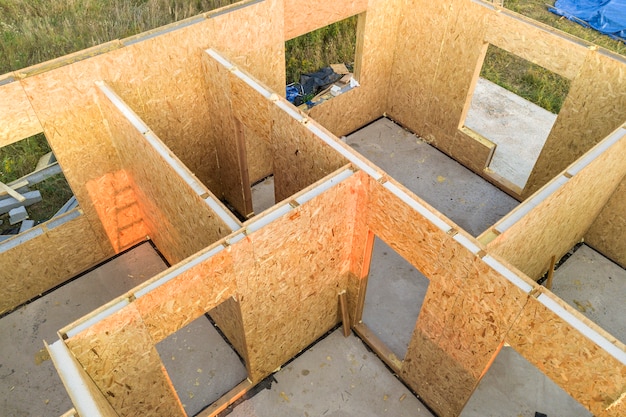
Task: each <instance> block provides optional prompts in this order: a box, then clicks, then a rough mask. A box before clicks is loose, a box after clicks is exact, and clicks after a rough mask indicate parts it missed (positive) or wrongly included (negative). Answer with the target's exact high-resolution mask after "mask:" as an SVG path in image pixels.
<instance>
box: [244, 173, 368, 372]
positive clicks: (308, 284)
mask: <svg viewBox="0 0 626 417" xmlns="http://www.w3.org/2000/svg"><path fill="white" fill-rule="evenodd" d="M354 178H355V177H354V176H353V177H351V178H349V179H347V180H345V181H344V182H342V183H340V184H338V185H336V186H334V187H333V188H331V189H329V190H328V191H327V192H325V193H324V194H322V195H320V196H318V197H315V198H314V199H313V200H311V201H309V202H307V203H305V204H303V205H301V206H298V207H297V208H295V209H294V210H293V211H291V212H290V213H288V214H286V215H285V216H283V217H281V218H280V219H278V220H276V221H275V222H274V223H272V225H271V226H270V227H266V228H263V229H261V230H259V231H256V232H254V233H252V234H250V235H249V237H248V238H247V239H245V240H242V241H240V242H238V243H237V244H236V245H235V246H237V252H234V253H233V258H234V261H235V272H236V274H237V277H238V284H239V285H238V287H239V290H238V291H239V301H240V306H241V313H242V317H243V324H244V328H245V331H246V335H245V337H246V343H247V345H248V360H249V366H250V378H251V379H252V380H253V382H254V381H259V380H260V379H262V378H264V377H265V376H267V375H269V374H270V373H271V372H272V371H273V370H274V369H276V368H277V367H278V366H280V365H282V364H283V363H285V362H286V361H287V360H289V359H290V358H292V357H293V356H294V355H295V354H296V353H298V352H300V351H301V350H302V349H303V348H305V347H306V346H308V345H309V344H310V343H312V342H313V341H315V340H316V339H317V338H319V337H320V336H322V335H323V334H324V333H325V332H327V331H328V330H329V329H330V328H332V327H333V326H334V325H335V324H337V323H338V322H339V320H340V317H341V314H340V311H339V303H338V299H337V294H338V293H339V292H340V291H342V290H345V289H346V288H347V286H348V279H347V276H348V273H349V268H350V256H351V253H350V247H349V246H348V245H346V244H345V242H349V241H350V240H351V236H352V234H353V222H354V213H355V208H356V187H357V183H355V181H354ZM246 246H247V247H246ZM246 254H253V260H254V263H253V264H251V263H250V258H249V256H247V255H246ZM240 261H242V262H240Z"/></svg>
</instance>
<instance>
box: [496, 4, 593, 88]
mask: <svg viewBox="0 0 626 417" xmlns="http://www.w3.org/2000/svg"><path fill="white" fill-rule="evenodd" d="M485 41H486V42H489V43H490V44H492V45H495V46H497V47H498V48H501V49H504V50H506V51H509V52H511V53H512V54H515V55H517V56H519V57H521V58H524V59H525V60H527V61H530V62H533V63H535V64H537V65H540V66H542V67H544V68H546V69H548V70H550V71H552V72H555V73H557V74H559V75H561V76H563V77H565V78H568V79H572V78H575V77H576V76H577V75H578V72H579V71H580V68H581V66H582V63H583V62H584V60H585V57H586V55H587V52H588V49H587V47H586V46H585V45H584V44H583V43H582V42H581V41H580V40H578V39H576V38H575V37H573V36H569V35H567V34H565V33H561V32H559V31H557V30H555V29H554V28H551V27H549V26H547V25H544V24H542V23H539V22H537V21H533V20H531V19H529V18H526V17H524V16H521V15H518V14H515V13H512V12H509V11H507V10H499V11H498V12H496V11H494V12H492V13H489V19H488V23H487V32H486V34H485Z"/></svg>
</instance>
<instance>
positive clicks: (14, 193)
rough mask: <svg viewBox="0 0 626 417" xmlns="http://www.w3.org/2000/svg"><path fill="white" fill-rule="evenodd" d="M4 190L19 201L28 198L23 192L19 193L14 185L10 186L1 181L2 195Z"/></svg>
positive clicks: (0, 189)
mask: <svg viewBox="0 0 626 417" xmlns="http://www.w3.org/2000/svg"><path fill="white" fill-rule="evenodd" d="M3 192H4V193H7V194H9V195H10V196H11V197H13V198H14V199H16V200H17V201H20V202H22V201H25V200H26V197H24V196H23V195H22V194H20V193H18V192H17V191H15V190H14V189H13V188H12V187H9V186H8V185H6V184H5V183H3V182H2V181H0V195H2V193H3Z"/></svg>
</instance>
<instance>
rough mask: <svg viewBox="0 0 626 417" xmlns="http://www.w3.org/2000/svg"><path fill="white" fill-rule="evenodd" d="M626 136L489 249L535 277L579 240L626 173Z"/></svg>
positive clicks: (490, 245)
mask: <svg viewBox="0 0 626 417" xmlns="http://www.w3.org/2000/svg"><path fill="white" fill-rule="evenodd" d="M625 152H626V137H623V138H622V139H620V140H619V141H618V142H617V143H615V144H614V145H613V146H611V147H610V148H609V149H607V150H606V151H605V152H604V153H602V154H601V155H600V156H598V157H597V158H596V159H595V160H594V161H593V162H591V163H590V164H589V165H588V166H587V167H585V168H584V169H583V170H582V171H580V172H579V173H578V174H576V175H575V176H574V177H572V178H570V180H569V181H568V182H567V183H565V184H564V185H562V186H561V187H560V188H559V189H558V190H557V191H555V192H554V193H552V194H551V195H550V196H549V197H547V198H546V199H545V200H544V201H543V202H541V203H540V204H539V205H537V206H536V207H535V208H533V209H532V210H531V211H530V212H528V213H527V214H526V215H525V216H524V217H522V218H521V219H520V220H519V221H517V222H516V223H515V224H514V225H512V226H511V227H509V228H508V229H507V230H505V231H504V233H502V234H500V235H498V237H496V238H495V239H494V240H493V241H491V243H489V245H487V248H488V250H489V253H493V254H497V255H499V256H500V257H502V258H504V259H506V260H507V261H509V262H510V263H511V264H513V265H514V266H516V267H517V268H518V269H520V270H521V271H522V272H524V273H525V274H526V275H528V276H529V277H531V278H532V279H535V280H537V279H539V278H540V277H541V275H542V274H543V273H544V272H545V271H546V270H547V268H548V265H549V262H550V258H551V257H552V256H553V255H556V257H557V259H560V258H561V257H562V256H563V255H564V254H565V253H566V252H567V251H568V250H570V249H571V248H572V246H574V244H576V243H577V242H579V241H580V240H581V239H582V237H583V236H584V235H585V233H586V232H587V229H589V227H590V226H591V225H592V223H593V222H594V220H595V218H596V217H597V216H598V214H599V213H600V211H601V210H602V208H603V207H604V205H605V204H606V202H607V201H608V199H609V198H610V197H611V194H612V193H613V191H614V190H615V189H616V188H617V186H618V184H619V182H620V181H621V180H622V178H623V177H624V175H625V174H626V161H624V158H623V155H624V153H625Z"/></svg>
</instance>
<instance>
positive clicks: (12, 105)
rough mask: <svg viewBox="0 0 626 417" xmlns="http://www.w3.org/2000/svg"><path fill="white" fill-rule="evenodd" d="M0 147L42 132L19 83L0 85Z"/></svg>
mask: <svg viewBox="0 0 626 417" xmlns="http://www.w3.org/2000/svg"><path fill="white" fill-rule="evenodd" d="M0 97H2V100H0V147H3V146H6V145H10V144H11V143H13V142H17V141H18V140H21V139H24V138H28V137H30V136H33V135H34V134H37V133H39V132H41V131H43V128H42V127H41V125H40V124H39V120H38V119H37V115H36V114H35V112H34V110H33V108H32V107H31V105H30V102H29V101H28V97H26V94H25V93H24V88H23V87H22V85H21V84H20V83H19V81H13V82H10V83H8V84H5V85H0Z"/></svg>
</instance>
